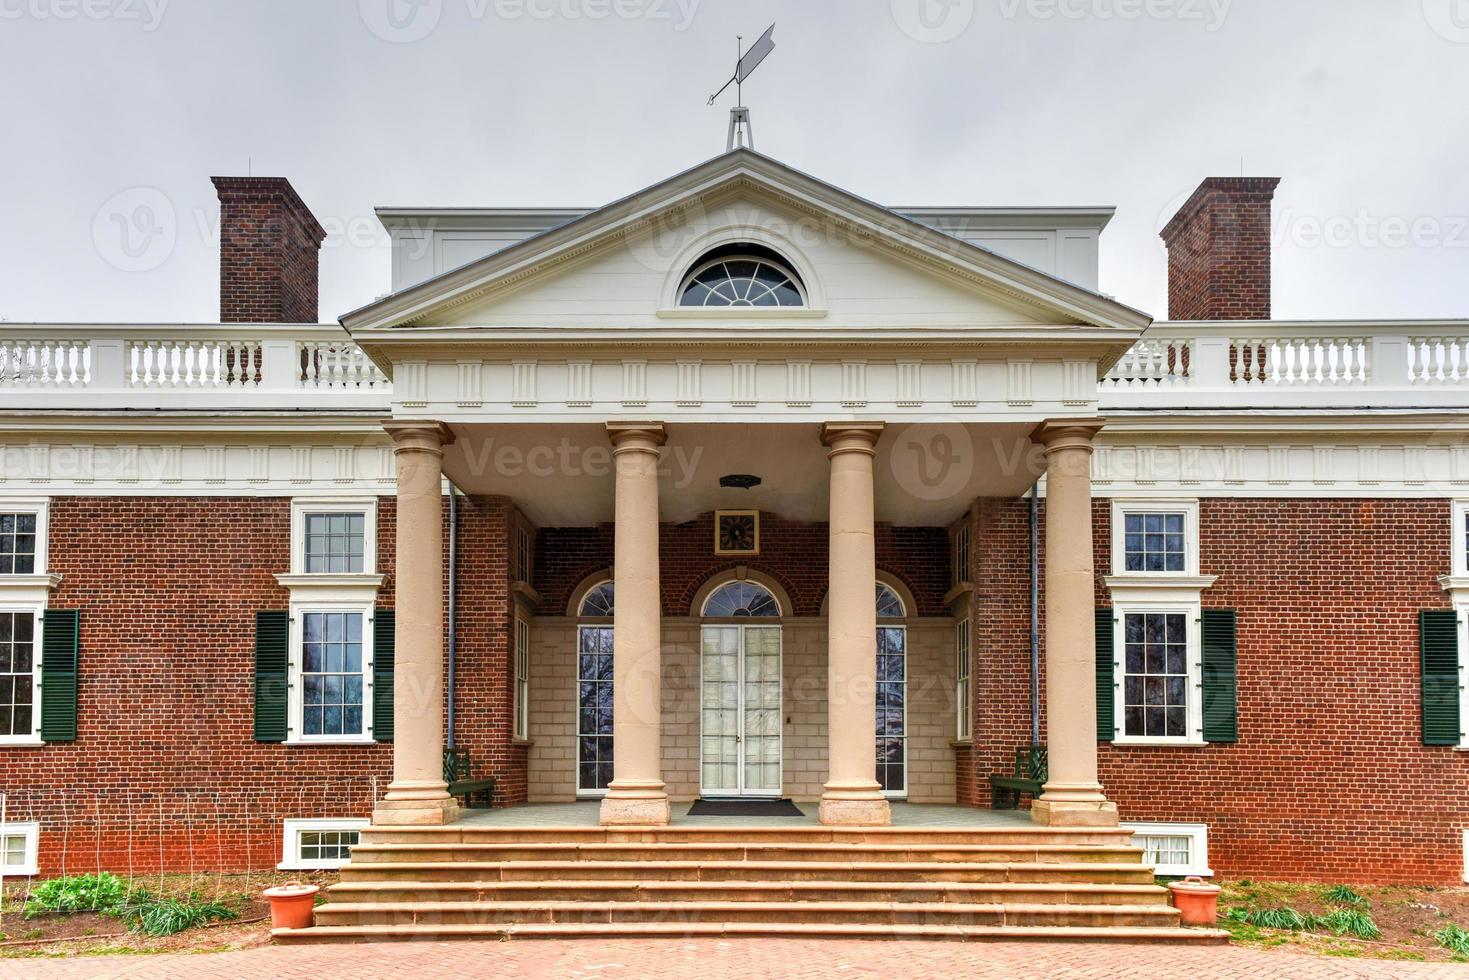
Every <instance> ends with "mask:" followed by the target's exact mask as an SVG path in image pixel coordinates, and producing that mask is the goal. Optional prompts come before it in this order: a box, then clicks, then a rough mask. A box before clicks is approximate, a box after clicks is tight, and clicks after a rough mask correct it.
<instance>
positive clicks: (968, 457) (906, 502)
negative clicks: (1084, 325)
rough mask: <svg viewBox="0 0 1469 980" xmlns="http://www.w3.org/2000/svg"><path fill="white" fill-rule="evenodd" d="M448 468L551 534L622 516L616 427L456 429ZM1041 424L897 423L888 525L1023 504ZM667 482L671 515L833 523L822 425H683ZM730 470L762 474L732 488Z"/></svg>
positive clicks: (883, 448)
mask: <svg viewBox="0 0 1469 980" xmlns="http://www.w3.org/2000/svg"><path fill="white" fill-rule="evenodd" d="M452 428H453V431H454V433H455V437H456V442H455V444H454V445H452V446H449V447H447V448H446V451H445V459H444V470H445V473H446V475H447V476H448V477H449V479H451V480H452V481H453V482H454V483H455V485H456V486H458V487H459V488H460V489H461V490H463V491H465V492H466V493H474V494H492V495H503V496H507V497H510V498H512V499H513V500H514V501H515V503H516V504H517V505H518V506H519V507H520V508H521V510H522V511H523V512H524V513H525V514H526V516H527V517H528V518H530V520H531V521H533V522H534V523H536V524H537V525H539V526H542V527H558V526H561V527H576V526H585V525H591V524H598V523H605V522H610V521H611V520H612V518H613V469H612V466H613V463H612V450H611V444H610V443H609V442H608V440H607V434H606V429H605V427H604V426H602V425H597V424H592V423H565V424H544V423H543V424H520V425H515V424H505V423H499V424H493V425H486V424H478V423H455V424H454V425H453V426H452ZM1030 428H1031V426H1030V424H1027V423H1019V422H1017V423H991V424H961V423H958V422H949V421H934V422H904V423H898V424H890V425H889V426H888V427H887V429H886V430H885V431H884V432H883V435H882V438H881V440H880V441H879V443H878V446H877V459H876V465H875V467H874V476H875V488H874V495H875V504H876V510H877V520H879V521H886V522H890V523H893V524H899V525H905V526H941V525H945V524H947V523H949V522H950V521H952V520H954V519H955V518H957V517H958V516H959V515H960V514H962V513H963V512H964V510H965V509H966V508H967V507H968V505H969V503H970V502H971V501H972V500H973V499H974V498H975V497H979V496H1018V495H1020V494H1022V493H1024V492H1025V490H1026V489H1028V488H1029V487H1030V486H1031V485H1032V484H1033V483H1034V482H1035V480H1036V478H1037V476H1038V475H1039V474H1040V473H1041V472H1042V471H1043V464H1042V461H1041V458H1040V455H1039V451H1038V450H1037V449H1036V448H1035V447H1034V446H1033V445H1032V444H1031V443H1030V442H1029V439H1028V435H1029V432H1030ZM667 431H668V442H667V444H666V445H665V446H664V449H663V454H662V460H661V464H660V475H659V510H660V518H661V520H663V521H664V522H667V523H678V522H681V521H686V520H690V519H692V518H694V517H696V516H697V515H699V514H702V513H705V512H708V511H712V510H718V509H758V510H760V511H762V512H765V513H770V514H776V515H779V516H781V517H784V518H788V519H791V520H803V521H824V520H826V517H827V510H828V507H827V484H828V476H829V469H828V464H827V458H826V449H825V447H823V446H822V445H821V441H820V438H819V436H820V426H819V425H816V424H812V423H746V422H727V423H718V422H711V423H677V424H670V425H669V426H668V430H667ZM728 474H748V475H753V476H757V477H759V478H760V481H761V482H760V484H759V486H757V487H754V488H752V489H748V490H745V489H739V488H735V487H721V486H720V478H721V477H723V476H725V475H728Z"/></svg>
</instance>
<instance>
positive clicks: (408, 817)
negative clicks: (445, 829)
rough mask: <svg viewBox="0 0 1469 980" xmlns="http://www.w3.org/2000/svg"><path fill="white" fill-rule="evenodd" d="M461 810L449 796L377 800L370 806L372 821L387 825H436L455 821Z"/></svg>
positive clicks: (376, 823)
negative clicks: (429, 798)
mask: <svg viewBox="0 0 1469 980" xmlns="http://www.w3.org/2000/svg"><path fill="white" fill-rule="evenodd" d="M462 812H463V811H462V810H461V809H460V807H459V801H458V800H456V799H454V798H453V797H449V796H446V797H444V798H443V799H441V800H379V801H378V803H377V806H375V807H373V808H372V823H373V825H374V826H389V827H393V826H398V827H438V826H442V825H444V824H449V823H455V822H456V821H458V819H459V817H460V816H461V815H462Z"/></svg>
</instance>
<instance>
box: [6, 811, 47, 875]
mask: <svg viewBox="0 0 1469 980" xmlns="http://www.w3.org/2000/svg"><path fill="white" fill-rule="evenodd" d="M40 845H41V825H40V824H39V823H37V822H35V821H29V822H26V823H5V824H0V874H4V875H34V874H39V873H40V869H39V864H40V852H41V846H40Z"/></svg>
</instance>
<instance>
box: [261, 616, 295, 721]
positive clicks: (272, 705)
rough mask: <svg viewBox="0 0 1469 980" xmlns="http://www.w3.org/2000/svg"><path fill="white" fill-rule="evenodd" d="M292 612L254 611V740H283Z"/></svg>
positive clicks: (288, 688)
mask: <svg viewBox="0 0 1469 980" xmlns="http://www.w3.org/2000/svg"><path fill="white" fill-rule="evenodd" d="M290 632H291V616H290V613H287V612H279V611H275V610H271V611H268V612H257V613H256V614H255V741H257V742H284V741H285V740H286V712H287V708H288V706H289V705H290V676H289V662H290V658H289V655H288V649H287V648H288V646H289V644H290V640H289V637H290Z"/></svg>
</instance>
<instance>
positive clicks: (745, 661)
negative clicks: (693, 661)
mask: <svg viewBox="0 0 1469 980" xmlns="http://www.w3.org/2000/svg"><path fill="white" fill-rule="evenodd" d="M780 639H781V637H780V627H778V626H733V625H731V626H705V627H704V630H703V641H702V657H701V660H702V676H701V680H700V715H701V717H700V723H701V725H702V732H701V735H702V738H701V743H700V790H701V792H703V793H704V795H706V796H779V795H780V791H781V759H780V753H781V719H782V714H781V643H780Z"/></svg>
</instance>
